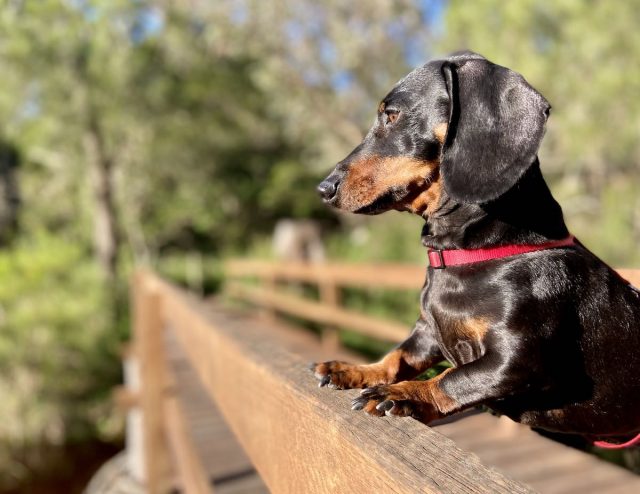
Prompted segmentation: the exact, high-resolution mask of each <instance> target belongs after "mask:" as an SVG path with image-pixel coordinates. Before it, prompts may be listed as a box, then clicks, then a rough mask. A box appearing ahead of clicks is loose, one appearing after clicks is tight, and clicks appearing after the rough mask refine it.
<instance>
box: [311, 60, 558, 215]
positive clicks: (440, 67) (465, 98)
mask: <svg viewBox="0 0 640 494" xmlns="http://www.w3.org/2000/svg"><path fill="white" fill-rule="evenodd" d="M549 109H550V105H549V103H548V102H547V101H546V100H545V99H544V98H543V97H542V96H541V95H540V94H539V93H538V92H537V91H536V90H535V89H533V88H532V87H531V86H530V85H529V84H528V83H527V81H525V80H524V78H523V77H522V76H521V75H520V74H517V73H516V72H513V71H511V70H509V69H507V68H505V67H501V66H499V65H496V64H494V63H492V62H490V61H488V60H487V59H485V58H483V57H482V56H480V55H478V54H475V53H472V52H464V53H459V54H454V55H452V56H450V57H448V58H447V59H445V60H435V61H432V62H429V63H427V64H426V65H424V66H423V67H420V68H418V69H415V70H414V71H413V72H411V73H410V74H409V75H407V76H406V77H405V78H404V79H402V80H401V81H400V82H398V83H397V84H396V85H395V86H394V88H393V89H392V90H391V92H390V93H389V94H388V95H387V96H386V97H385V98H384V99H383V100H382V102H381V103H380V105H379V107H378V114H377V116H376V120H375V122H374V124H373V127H371V129H370V130H369V132H368V133H367V135H366V136H365V138H364V140H363V141H362V143H361V144H360V145H359V146H358V147H356V148H355V149H354V150H353V151H352V152H351V154H349V156H347V157H346V158H345V159H344V160H342V161H341V162H340V163H338V164H337V165H336V167H335V169H334V170H333V172H331V174H330V175H329V176H328V177H327V178H326V179H325V180H323V181H322V183H320V185H319V186H318V192H319V193H320V194H321V196H322V197H323V199H324V200H325V202H327V203H329V204H331V205H333V206H336V207H338V208H340V209H344V210H347V211H352V212H355V213H365V214H377V213H381V212H384V211H387V210H390V209H396V210H403V211H411V212H414V213H417V214H420V215H422V216H428V215H429V214H431V213H432V212H433V211H435V210H436V208H437V206H438V204H439V203H440V202H441V200H442V198H443V196H444V195H445V194H447V195H448V196H449V197H451V198H452V199H453V200H455V201H457V202H462V203H484V202H488V201H492V200H494V199H496V198H498V197H499V196H501V195H502V194H504V193H505V192H507V191H508V190H509V189H511V188H512V187H513V186H514V185H515V184H516V182H517V181H518V179H519V178H520V177H521V176H522V175H523V174H524V172H525V171H526V170H527V168H528V167H529V166H530V165H531V164H532V163H533V162H534V161H535V159H536V155H537V152H538V147H539V146H540V142H541V140H542V136H543V135H544V126H545V123H546V120H547V117H548V115H549Z"/></svg>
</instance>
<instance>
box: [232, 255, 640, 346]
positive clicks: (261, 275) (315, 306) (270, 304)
mask: <svg viewBox="0 0 640 494" xmlns="http://www.w3.org/2000/svg"><path fill="white" fill-rule="evenodd" d="M618 273H620V275H621V276H622V277H623V278H625V279H627V280H629V281H630V282H631V283H632V284H634V285H635V286H638V287H640V270H639V269H619V270H618ZM225 275H226V277H227V279H228V280H229V281H228V282H227V284H226V291H227V293H228V294H229V295H231V296H232V297H235V298H237V299H241V300H244V301H246V302H250V303H252V304H255V305H257V306H259V307H262V308H264V309H268V310H270V311H273V312H278V313H282V314H286V315H292V316H297V317H300V318H303V319H306V320H308V321H313V322H316V323H321V324H324V325H326V326H325V327H324V330H323V338H324V339H325V340H326V341H328V342H329V344H331V345H335V344H336V342H337V341H338V338H337V336H336V332H337V329H338V328H348V329H350V330H352V331H357V332H360V333H362V334H365V335H367V336H371V337H373V338H379V339H381V340H387V341H392V342H400V341H402V340H404V339H405V338H406V337H407V335H408V333H409V329H410V328H409V327H408V326H407V325H403V324H399V323H398V322H396V321H390V320H384V319H380V318H374V317H371V316H368V315H365V314H361V313H358V312H354V311H352V310H349V309H345V308H343V307H341V306H340V300H341V291H340V290H341V289H342V288H364V289H371V288H372V287H375V288H386V289H395V290H411V291H413V292H415V293H416V314H417V312H418V305H417V300H418V297H417V293H418V291H419V289H420V287H421V286H422V284H423V283H424V281H425V277H426V267H425V266H420V265H413V264H383V265H372V264H360V265H358V264H343V263H330V264H307V263H296V262H287V263H284V262H268V261H255V260H244V259H242V260H240V259H236V260H231V261H228V262H227V263H226V264H225ZM247 279H254V280H257V281H258V285H249V284H245V283H242V282H241V281H242V280H247ZM288 283H306V284H310V285H316V286H317V287H318V289H319V290H318V292H319V300H309V299H307V298H304V297H301V296H299V295H293V294H291V292H290V291H288V290H285V289H283V288H284V285H286V284H288Z"/></svg>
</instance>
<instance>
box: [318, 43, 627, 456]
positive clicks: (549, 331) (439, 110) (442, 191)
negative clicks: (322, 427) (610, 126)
mask: <svg viewBox="0 0 640 494" xmlns="http://www.w3.org/2000/svg"><path fill="white" fill-rule="evenodd" d="M550 108H551V107H550V105H549V103H548V102H547V100H546V99H545V98H544V97H543V96H542V95H541V94H540V93H539V92H538V91H536V90H535V89H534V88H533V87H532V86H531V85H530V84H529V83H527V81H526V80H525V79H524V78H523V77H522V76H521V75H520V74H518V73H516V72H514V71H512V70H510V69H508V68H505V67H502V66H500V65H497V64H494V63H492V62H490V61H489V60H487V59H486V58H484V57H482V56H481V55H479V54H476V53H473V52H458V53H455V54H453V55H451V56H449V57H447V58H444V59H440V60H433V61H430V62H428V63H427V64H426V65H424V66H422V67H420V68H417V69H415V70H413V71H412V72H411V73H409V74H408V75H407V76H406V77H404V78H403V79H402V80H400V81H399V82H398V83H397V84H396V85H395V86H394V87H393V88H392V90H391V91H390V92H389V94H387V96H386V97H385V98H384V99H383V100H382V102H381V103H380V105H379V107H378V111H377V117H376V120H375V122H374V124H373V126H372V127H371V129H370V130H369V132H368V133H367V135H366V136H365V137H364V140H363V141H362V143H361V144H359V145H358V146H357V147H356V148H355V149H354V150H353V151H352V152H351V154H349V155H348V156H347V157H346V158H345V159H344V160H342V161H340V162H339V163H338V164H337V165H336V166H335V169H334V170H333V171H332V172H331V174H330V175H329V176H328V177H327V178H326V179H325V180H323V181H322V182H321V183H320V185H319V186H318V192H319V193H320V195H321V196H322V198H323V200H324V202H326V203H327V204H330V205H331V206H334V207H336V208H339V209H342V210H345V211H350V212H353V213H359V214H369V215H374V214H379V213H382V212H385V211H388V210H398V211H409V212H411V213H415V214H417V215H420V216H421V217H423V218H424V220H425V224H424V226H423V230H422V243H423V244H424V246H425V247H427V248H428V249H429V252H430V253H429V258H430V259H431V260H432V263H431V264H432V265H431V266H430V267H429V268H428V269H427V279H426V282H425V284H424V286H423V289H422V291H421V295H420V317H419V318H418V320H417V322H416V324H415V327H414V328H413V330H412V332H411V333H410V335H409V337H408V338H407V339H406V340H405V341H404V342H403V343H401V344H400V345H398V346H397V347H396V348H395V349H394V350H392V351H391V352H390V353H388V354H387V355H386V356H385V357H384V358H382V359H381V360H380V361H379V362H376V363H372V364H368V365H351V364H348V363H345V362H340V361H329V362H323V363H319V364H312V371H313V372H314V374H315V376H316V378H317V379H319V381H320V382H319V385H320V386H325V385H327V386H329V387H332V388H336V389H348V388H364V390H363V391H362V392H361V394H360V395H359V396H358V397H357V398H356V399H355V400H353V403H352V408H353V409H355V410H361V409H364V411H366V412H367V413H369V414H371V415H375V416H383V415H387V416H398V417H405V416H411V417H414V418H416V419H418V420H420V421H422V422H425V423H429V422H431V421H433V420H436V419H440V418H443V417H445V416H448V415H450V414H453V413H456V412H459V411H462V410H464V409H467V408H470V407H475V406H478V405H484V406H486V407H489V408H490V409H492V410H494V411H496V412H497V413H499V414H503V415H507V416H508V417H510V418H511V419H513V420H515V421H517V422H521V423H523V424H527V425H529V426H532V427H537V428H541V429H546V430H549V431H554V432H559V433H565V434H577V435H581V436H584V437H586V438H589V439H591V440H595V439H607V440H609V441H614V444H616V443H618V442H619V441H624V440H626V439H627V437H628V436H632V435H636V434H638V433H640V351H639V350H640V293H639V292H638V290H637V289H635V288H634V287H632V286H631V285H630V284H629V283H627V282H626V281H625V280H623V279H622V278H621V277H620V276H619V275H618V274H617V273H616V272H615V271H614V270H613V269H611V268H610V267H609V266H607V265H606V264H605V263H604V262H602V261H601V260H600V259H598V257H596V256H595V255H594V254H593V253H591V252H590V251H589V250H588V249H587V248H585V247H584V246H583V245H582V244H580V243H579V242H578V241H576V240H574V239H573V238H572V237H571V236H570V235H569V231H568V230H567V226H566V225H565V222H564V219H563V214H562V209H561V207H560V205H559V204H558V203H557V202H556V200H555V199H554V198H553V196H552V195H551V192H550V190H549V188H548V186H547V184H546V182H545V180H544V178H543V175H542V173H541V170H540V163H539V160H538V148H539V146H540V143H541V140H542V138H543V135H544V133H545V125H546V121H547V119H548V117H549V112H550ZM500 249H503V250H502V251H501V250H500ZM497 251H500V252H501V254H502V255H494V256H493V257H491V256H489V257H488V258H486V259H484V260H480V261H478V260H476V259H475V258H474V256H475V255H476V254H483V253H485V254H486V253H487V252H489V253H490V254H491V253H494V254H495V253H496V252H497ZM457 253H462V258H463V261H464V259H466V260H467V261H468V262H462V263H455V262H454V263H453V264H451V259H455V256H456V255H457ZM434 256H435V259H434ZM465 256H466V257H465ZM447 259H448V261H447ZM444 360H447V361H448V362H450V363H451V365H452V366H451V368H448V369H447V370H446V371H445V372H443V373H441V374H440V375H438V376H437V377H435V378H432V379H429V380H415V378H416V377H417V376H419V375H420V374H422V373H423V372H424V371H425V370H426V369H428V368H430V367H432V366H433V365H434V364H436V363H438V362H441V361H444Z"/></svg>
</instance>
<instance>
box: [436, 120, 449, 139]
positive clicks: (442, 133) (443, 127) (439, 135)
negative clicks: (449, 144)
mask: <svg viewBox="0 0 640 494" xmlns="http://www.w3.org/2000/svg"><path fill="white" fill-rule="evenodd" d="M448 127H449V125H448V124H447V123H445V122H442V123H440V124H438V125H436V126H435V127H434V128H433V135H435V136H436V139H438V142H439V143H440V144H444V139H445V137H447V128H448Z"/></svg>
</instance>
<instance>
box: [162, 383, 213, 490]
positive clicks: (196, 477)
mask: <svg viewBox="0 0 640 494" xmlns="http://www.w3.org/2000/svg"><path fill="white" fill-rule="evenodd" d="M164 412H165V427H166V431H167V436H168V438H169V444H170V445H171V449H172V452H173V458H174V461H175V465H176V470H177V472H178V475H179V477H180V486H181V487H182V490H183V491H184V492H186V493H189V494H211V493H212V492H213V487H212V486H211V484H210V483H209V480H208V478H207V474H206V472H205V469H204V466H203V465H202V462H201V461H200V458H199V457H198V455H197V453H196V449H195V446H194V443H193V439H192V438H191V436H190V434H189V430H188V427H187V425H186V423H185V418H184V413H183V411H182V407H181V405H180V403H179V401H178V398H177V397H176V396H175V395H172V396H167V397H166V398H165V401H164Z"/></svg>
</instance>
